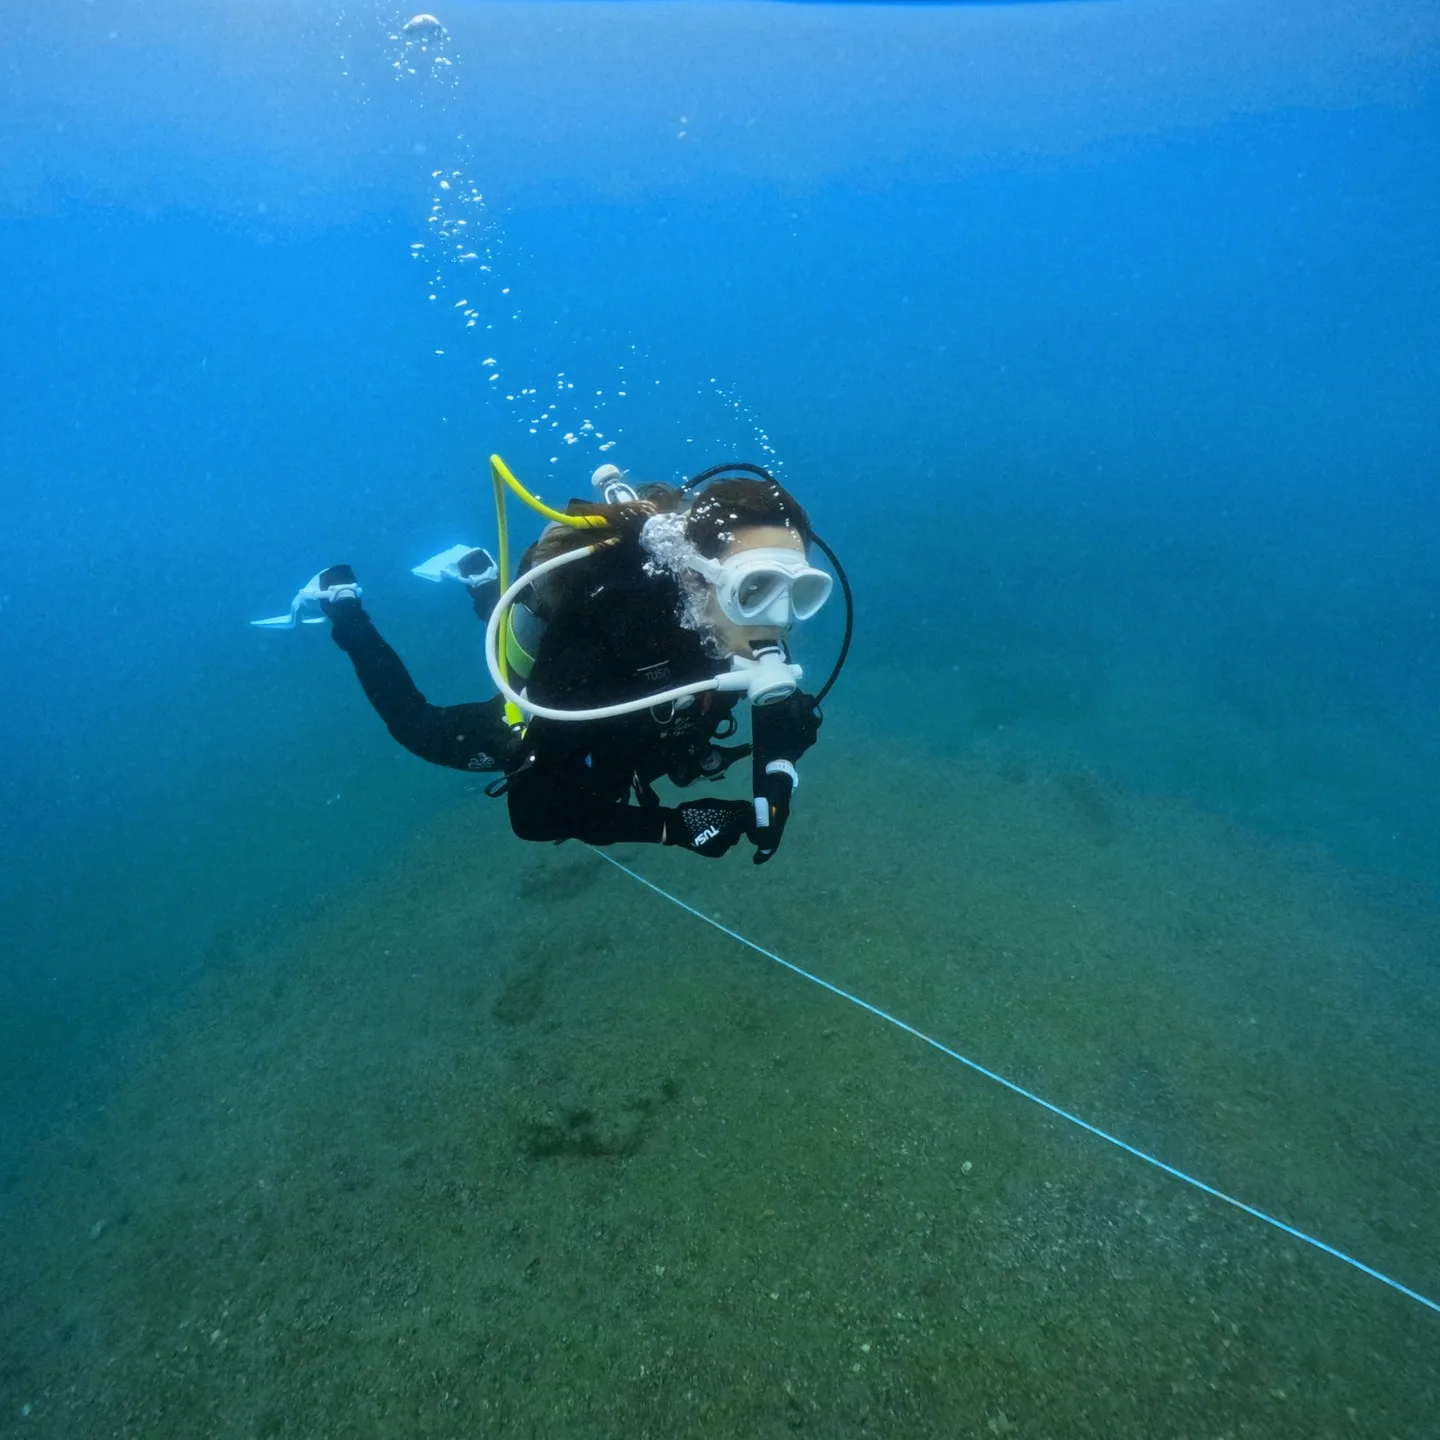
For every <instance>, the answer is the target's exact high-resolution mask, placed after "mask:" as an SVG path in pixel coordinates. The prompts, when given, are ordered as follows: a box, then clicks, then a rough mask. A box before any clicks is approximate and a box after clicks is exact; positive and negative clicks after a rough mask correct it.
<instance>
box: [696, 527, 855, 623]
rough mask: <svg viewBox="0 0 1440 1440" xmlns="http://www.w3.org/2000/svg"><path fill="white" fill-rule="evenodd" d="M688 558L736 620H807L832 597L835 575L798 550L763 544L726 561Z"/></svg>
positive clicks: (729, 617) (724, 607)
mask: <svg viewBox="0 0 1440 1440" xmlns="http://www.w3.org/2000/svg"><path fill="white" fill-rule="evenodd" d="M686 563H687V564H688V565H689V566H690V568H691V569H692V570H695V571H696V572H697V573H698V574H700V575H703V576H704V577H705V579H707V580H708V581H709V582H710V583H711V585H713V586H714V587H715V599H716V601H717V602H718V603H719V606H720V609H721V610H722V611H723V612H724V614H725V615H726V617H727V618H728V619H730V620H731V621H733V622H734V623H735V624H736V625H772V626H775V627H776V628H778V629H783V628H784V627H785V626H787V625H789V624H790V622H791V621H792V620H808V619H809V618H810V617H811V616H812V615H814V614H815V613H816V611H818V610H819V609H820V607H821V606H822V605H824V603H825V602H826V601H827V600H828V599H829V598H830V591H831V590H832V589H833V588H834V585H835V581H834V579H833V578H832V577H831V576H830V575H829V574H827V573H826V572H825V571H824V570H817V569H815V568H814V566H812V565H810V564H808V563H807V562H806V559H805V556H804V555H803V554H802V553H801V552H800V551H799V550H791V549H789V548H788V547H785V546H773V547H771V546H764V547H757V548H756V549H754V550H739V551H736V553H735V554H734V555H731V556H729V557H728V558H727V559H724V560H710V559H707V558H705V557H704V556H699V555H696V556H692V557H688V558H687V561H686Z"/></svg>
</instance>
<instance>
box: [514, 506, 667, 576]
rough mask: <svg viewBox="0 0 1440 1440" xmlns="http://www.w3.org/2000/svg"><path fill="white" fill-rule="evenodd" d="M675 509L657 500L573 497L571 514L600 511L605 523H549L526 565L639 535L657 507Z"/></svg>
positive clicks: (567, 511) (568, 507) (532, 548)
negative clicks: (611, 501)
mask: <svg viewBox="0 0 1440 1440" xmlns="http://www.w3.org/2000/svg"><path fill="white" fill-rule="evenodd" d="M665 508H668V509H674V504H673V503H672V504H671V505H669V506H668V507H666V506H661V505H658V504H657V502H656V501H654V500H648V498H647V501H629V502H627V503H626V504H623V505H602V504H599V503H597V502H595V501H591V500H572V501H571V502H570V503H569V504H568V505H567V506H566V507H565V513H566V514H567V515H599V516H602V517H603V518H604V520H605V524H604V525H595V526H590V525H586V526H583V527H582V526H578V525H560V524H553V523H552V524H550V525H547V526H546V527H545V529H544V531H543V533H542V534H541V536H540V538H539V539H538V540H537V541H536V542H535V543H534V544H533V545H532V546H531V547H530V548H529V549H528V550H527V551H526V552H525V555H524V557H523V559H522V561H521V565H522V568H524V569H526V570H528V569H530V567H531V566H533V565H539V564H541V563H542V562H544V561H546V560H553V559H554V558H555V557H556V556H557V555H566V554H568V553H569V552H570V551H571V550H579V549H581V548H583V547H584V546H586V545H594V544H597V543H599V544H605V543H608V542H613V541H615V540H624V539H632V540H633V539H635V538H637V537H638V536H639V534H640V530H641V527H642V526H643V525H644V524H645V522H646V521H647V520H648V519H649V518H650V517H651V516H652V515H653V514H655V512H656V510H657V509H665Z"/></svg>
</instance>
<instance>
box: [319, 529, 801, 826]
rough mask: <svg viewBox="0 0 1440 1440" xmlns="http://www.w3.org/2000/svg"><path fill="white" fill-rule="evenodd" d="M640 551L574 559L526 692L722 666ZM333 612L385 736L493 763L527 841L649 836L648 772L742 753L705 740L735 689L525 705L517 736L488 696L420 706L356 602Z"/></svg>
mask: <svg viewBox="0 0 1440 1440" xmlns="http://www.w3.org/2000/svg"><path fill="white" fill-rule="evenodd" d="M642 562H643V556H642V553H641V551H640V548H639V545H638V543H637V542H635V541H633V540H626V541H622V542H621V543H620V544H617V545H615V546H612V547H608V548H606V549H604V550H601V551H600V552H598V553H597V554H595V555H592V556H590V557H588V558H587V559H585V560H582V561H578V562H576V565H577V567H580V573H579V575H578V577H577V578H579V579H581V581H582V585H581V586H580V588H579V589H578V590H577V591H576V592H574V593H572V594H571V596H570V598H569V599H567V601H566V603H565V604H564V605H563V606H562V607H560V610H559V613H557V614H555V615H553V616H551V617H550V619H549V624H548V628H547V629H546V631H545V635H544V638H543V640H542V641H541V643H540V646H539V652H538V654H537V655H536V657H535V666H534V669H533V670H532V672H531V675H530V678H529V682H528V686H527V694H528V695H529V696H530V698H532V699H533V700H534V701H535V703H536V704H539V705H545V706H549V707H553V708H556V709H561V710H580V709H590V708H598V707H601V706H605V705H611V704H615V703H616V702H618V701H623V700H628V699H633V698H635V697H637V696H641V695H650V694H655V693H657V692H659V691H662V690H668V689H670V688H672V687H674V686H677V685H684V684H689V683H692V682H694V681H696V680H704V679H707V678H709V677H711V676H714V675H717V674H720V673H721V672H722V671H724V670H726V669H728V668H729V663H728V661H727V660H724V659H718V658H716V657H714V656H712V655H711V654H709V653H708V651H707V650H706V648H705V645H704V642H703V641H702V639H701V637H700V636H699V635H698V634H697V633H696V632H695V631H694V630H692V629H687V628H686V627H684V626H683V625H682V624H681V623H680V595H679V590H678V587H677V586H676V584H675V581H674V579H673V578H671V577H670V576H669V575H666V574H658V575H648V574H646V573H645V570H644V566H643V563H642ZM567 578H568V577H567ZM489 603H493V600H492V601H490V602H488V603H487V602H485V601H483V600H481V601H477V606H476V608H477V611H483V612H484V613H486V614H488V609H489ZM331 618H332V621H333V632H332V633H333V635H334V639H335V643H336V644H337V645H339V646H340V648H341V649H342V650H344V651H345V652H346V653H347V654H348V655H349V656H350V659H351V661H352V662H353V664H354V666H355V673H356V675H357V676H358V677H359V679H360V683H361V685H362V686H363V687H364V689H365V693H366V695H367V696H368V697H369V699H370V702H371V704H372V705H374V707H375V709H376V710H377V711H378V712H379V714H380V716H381V718H382V719H383V720H384V721H385V724H386V726H387V727H388V728H389V730H390V733H391V734H392V735H393V736H394V737H395V739H396V740H398V741H399V742H400V743H401V744H402V745H403V746H405V748H406V749H407V750H410V751H411V752H412V753H414V754H416V755H418V756H420V758H421V759H423V760H429V761H431V762H432V763H433V764H436V765H447V766H450V767H452V768H454V769H457V770H470V771H492V770H501V769H503V770H504V771H505V772H506V776H507V779H506V795H507V798H508V801H509V806H510V823H511V827H512V828H513V829H514V831H515V833H516V835H518V836H520V838H521V839H524V840H567V839H576V840H585V841H588V842H589V843H590V844H592V845H606V844H610V843H611V842H613V841H619V840H630V841H642V842H646V841H648V842H650V843H658V842H659V841H660V840H661V838H662V836H663V835H664V833H665V826H666V822H667V818H668V817H671V816H673V814H674V812H673V811H672V810H669V809H667V808H665V807H663V806H661V804H660V802H659V799H658V797H657V796H656V795H655V792H654V790H653V789H652V788H651V787H652V784H653V782H654V781H655V780H657V779H659V778H660V777H661V776H668V777H669V778H670V779H671V780H672V781H673V782H674V783H675V784H677V785H689V784H692V783H693V782H694V781H696V780H698V779H701V778H707V779H713V778H718V777H719V776H720V775H723V774H724V772H725V769H726V768H727V767H728V766H729V765H730V764H732V763H733V762H734V761H735V760H738V759H739V758H740V757H741V756H743V755H747V754H749V753H750V747H749V746H748V745H747V746H730V747H723V746H719V745H717V744H716V743H715V742H716V740H717V739H724V738H725V737H726V736H727V735H728V734H730V733H732V732H733V730H734V720H733V718H732V716H731V712H732V711H733V710H734V708H735V705H736V703H737V697H736V696H735V695H734V694H721V693H719V692H716V691H708V692H706V693H704V694H701V695H699V696H696V697H694V698H693V699H692V700H691V702H690V703H689V704H686V703H685V702H684V701H682V702H681V703H680V704H679V705H664V706H658V707H652V708H651V709H649V710H642V711H639V712H637V713H635V714H631V715H623V716H618V717H616V718H613V719H608V720H599V721H559V720H546V719H543V718H536V719H534V720H532V721H531V722H530V725H529V727H528V729H527V730H526V732H525V734H524V737H523V739H521V738H520V737H519V736H517V735H516V734H514V733H513V732H511V731H510V729H509V728H508V727H507V726H506V724H505V721H504V715H503V707H502V702H501V699H500V697H498V696H497V697H495V698H494V699H492V700H486V701H481V702H479V703H474V704H468V705H431V704H430V703H429V702H428V701H427V700H426V699H425V697H424V696H423V695H422V694H421V693H420V691H419V690H418V689H417V688H416V686H415V683H414V681H413V680H411V678H410V675H409V673H408V672H407V671H406V669H405V666H404V665H403V664H402V663H401V661H400V657H399V656H398V655H396V653H395V652H394V650H392V649H391V648H390V646H389V645H388V644H386V642H385V640H384V639H383V638H382V637H381V635H380V633H379V631H377V630H376V629H375V626H374V624H373V622H372V621H371V620H370V617H369V616H368V615H367V614H365V612H364V610H363V609H362V608H361V606H360V604H359V602H358V601H347V602H341V603H340V604H338V605H335V606H333V607H331ZM792 699H793V700H794V702H795V708H797V709H808V708H811V707H813V701H811V700H810V698H809V697H808V696H803V695H799V694H797V695H796V696H794V697H792ZM789 704H790V702H782V704H781V705H780V706H769V707H767V711H771V712H775V713H774V715H773V716H768V715H767V720H768V721H771V722H775V721H779V720H780V719H781V714H780V712H781V711H783V710H784V709H786V707H787V706H789ZM810 738H811V739H813V731H812V732H811V735H810ZM783 748H785V749H786V750H787V751H788V750H795V751H796V752H797V753H794V754H787V755H786V756H785V757H784V758H787V759H791V760H795V759H798V758H799V754H798V751H799V750H800V749H803V748H804V746H803V745H797V746H785V747H783ZM777 753H778V752H777ZM632 798H633V800H634V801H635V802H636V803H633V804H632V803H631V800H632Z"/></svg>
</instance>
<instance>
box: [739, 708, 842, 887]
mask: <svg viewBox="0 0 1440 1440" xmlns="http://www.w3.org/2000/svg"><path fill="white" fill-rule="evenodd" d="M823 718H824V717H823V716H822V715H821V714H820V707H819V706H818V705H817V704H816V703H815V697H814V696H813V695H806V694H805V693H804V691H802V690H797V691H796V692H795V693H794V694H793V695H791V696H789V697H787V698H786V699H784V700H780V701H777V702H776V703H775V704H774V705H764V706H757V707H756V709H755V711H754V714H753V715H752V717H751V721H750V724H751V729H752V730H753V731H754V734H755V753H754V755H753V757H752V758H751V775H752V780H753V783H752V786H751V788H752V789H753V790H754V792H755V815H754V823H753V824H752V826H751V830H750V839H751V841H752V842H753V843H754V845H755V855H754V857H753V858H754V862H755V864H757V865H763V864H764V863H765V862H766V861H767V860H770V859H772V858H773V857H774V855H775V852H776V851H777V850H778V849H779V848H780V840H781V837H782V836H783V835H784V834H785V822H786V821H787V820H788V819H789V818H790V797H791V796H792V795H794V793H795V787H796V786H797V785H799V783H800V777H799V775H798V774H796V772H795V762H796V761H797V760H798V759H799V758H800V757H801V756H802V755H803V754H804V753H805V752H806V751H807V750H808V749H809V748H810V747H811V746H812V745H813V744H814V743H815V737H816V736H817V735H819V733H820V722H821V720H822V719H823Z"/></svg>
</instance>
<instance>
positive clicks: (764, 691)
mask: <svg viewBox="0 0 1440 1440" xmlns="http://www.w3.org/2000/svg"><path fill="white" fill-rule="evenodd" d="M602 548H603V545H586V546H585V547H584V548H583V549H580V550H569V551H567V552H566V553H565V554H563V555H556V556H555V557H554V558H553V559H551V560H546V561H544V562H543V563H541V564H539V565H536V566H535V567H534V569H532V570H527V571H526V572H525V573H524V574H523V575H522V576H520V578H519V579H518V580H516V581H515V583H514V584H513V585H511V586H510V588H509V589H508V590H506V591H505V593H504V594H503V595H502V596H501V597H500V599H499V600H498V601H497V602H496V605H495V609H494V610H493V611H491V613H490V623H489V624H488V625H486V627H485V664H486V666H487V668H488V669H489V671H490V678H491V679H492V680H493V681H494V682H495V686H496V688H497V689H498V690H499V691H500V693H501V694H502V695H503V696H504V697H505V698H506V699H507V700H508V701H509V702H510V703H511V704H512V705H515V706H517V707H518V708H519V709H520V710H521V711H522V712H523V713H524V714H525V715H526V716H527V717H530V716H536V715H538V716H539V717H540V718H541V719H543V720H572V721H580V720H612V719H614V718H615V717H616V716H617V715H634V714H636V713H638V712H639V711H641V710H649V709H650V708H651V707H652V706H655V705H665V704H668V703H669V702H671V701H674V700H683V699H684V698H686V697H687V696H692V695H703V694H705V693H706V692H707V691H710V690H721V691H744V692H745V693H746V694H747V696H748V698H749V699H750V701H751V703H752V704H755V705H770V704H773V703H774V702H775V701H777V700H783V699H785V697H786V696H788V695H791V694H793V693H794V691H795V687H796V686H797V685H798V684H799V683H800V677H801V675H802V673H803V672H802V671H801V668H800V666H798V665H795V664H792V663H791V662H789V661H788V660H786V659H785V657H784V656H783V655H782V654H781V652H780V650H779V648H778V647H777V648H776V649H774V650H772V651H767V652H765V653H764V654H762V655H760V656H757V657H756V658H755V659H753V660H752V659H748V658H746V657H745V656H743V655H735V656H732V657H731V661H730V664H731V667H732V668H731V669H730V670H729V671H726V672H725V673H723V674H720V675H713V676H711V678H710V679H708V680H696V681H694V682H692V683H691V684H689V685H677V686H675V687H674V688H673V689H671V690H661V691H659V692H657V693H656V694H654V695H642V696H640V697H639V698H638V699H635V700H624V701H621V702H620V703H619V704H616V705H601V706H597V707H596V708H594V709H590V710H557V709H554V708H553V707H551V706H548V705H537V704H535V702H534V701H533V700H529V699H527V698H526V697H525V694H524V692H523V691H519V690H516V689H514V688H513V687H512V686H511V685H510V682H509V681H508V680H507V679H506V677H505V676H504V674H503V673H502V672H501V666H500V627H501V626H502V625H505V624H506V623H508V621H509V618H510V611H511V608H512V607H513V606H514V604H515V601H516V600H517V599H518V597H519V596H520V595H521V593H522V592H524V591H525V590H527V589H529V587H530V586H531V585H533V584H534V583H535V582H536V581H537V580H539V579H540V578H541V577H542V576H544V575H548V574H549V573H550V572H551V571H552V570H558V569H559V568H560V567H561V566H562V565H573V564H574V563H575V562H576V561H577V560H584V559H585V558H586V557H587V556H589V555H593V554H594V553H595V552H596V551H597V550H599V549H602Z"/></svg>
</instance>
